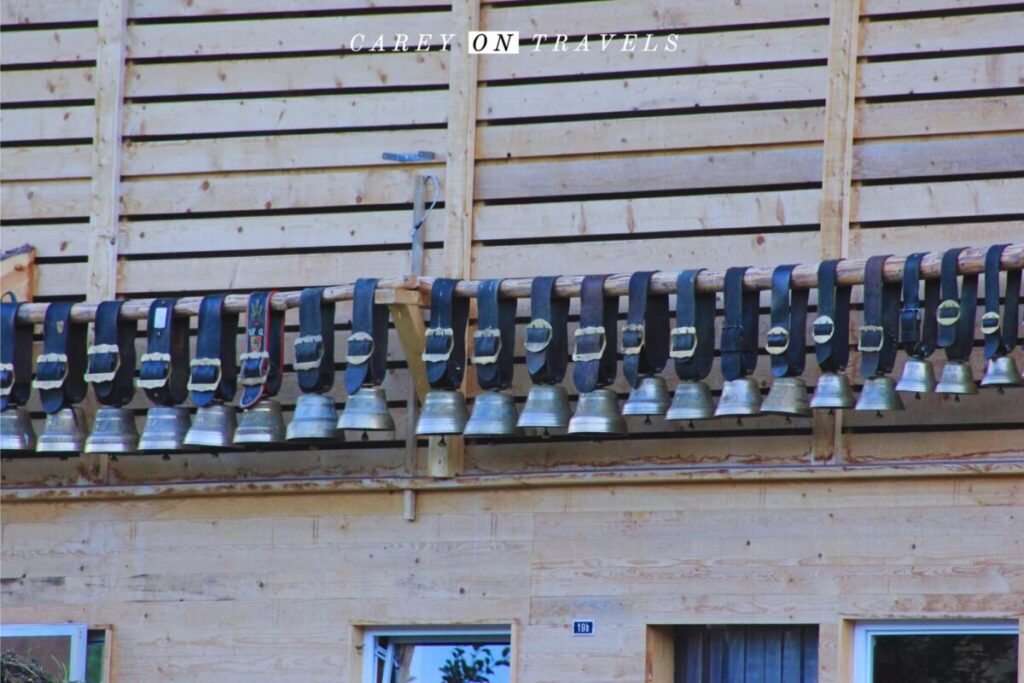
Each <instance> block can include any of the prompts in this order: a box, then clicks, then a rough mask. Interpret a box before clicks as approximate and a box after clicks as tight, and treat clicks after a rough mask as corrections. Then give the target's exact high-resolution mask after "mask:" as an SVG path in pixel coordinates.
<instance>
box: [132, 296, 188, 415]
mask: <svg viewBox="0 0 1024 683" xmlns="http://www.w3.org/2000/svg"><path fill="white" fill-rule="evenodd" d="M174 304H175V300H174V299H155V300H154V301H153V303H152V304H150V305H149V318H148V321H147V324H146V353H144V354H142V359H141V362H140V363H139V381H138V386H139V388H140V389H143V390H145V392H146V396H147V397H149V400H150V401H152V402H153V404H154V405H158V406H175V405H178V404H179V403H181V402H182V401H184V400H185V399H186V398H187V397H188V375H189V368H188V356H189V350H188V320H189V319H188V318H186V317H184V316H178V317H177V318H176V317H174Z"/></svg>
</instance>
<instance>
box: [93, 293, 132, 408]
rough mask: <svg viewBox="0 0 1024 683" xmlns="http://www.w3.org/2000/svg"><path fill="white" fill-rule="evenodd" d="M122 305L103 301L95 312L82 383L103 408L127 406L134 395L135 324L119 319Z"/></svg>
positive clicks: (119, 302)
mask: <svg viewBox="0 0 1024 683" xmlns="http://www.w3.org/2000/svg"><path fill="white" fill-rule="evenodd" d="M123 305H124V302H123V301H104V302H103V303H101V304H100V305H99V306H98V307H97V308H96V319H95V321H94V322H93V327H94V330H95V333H94V334H93V345H92V346H91V347H89V352H88V353H89V356H88V368H87V370H86V374H85V381H87V382H89V383H90V384H92V389H93V391H95V392H96V399H97V400H98V401H99V402H100V403H101V404H103V405H105V406H117V407H121V406H124V405H127V404H128V403H129V402H131V400H132V396H134V395H135V333H136V332H137V331H138V329H139V327H138V324H137V323H136V322H135V321H134V320H127V319H124V318H121V317H120V315H121V306H123Z"/></svg>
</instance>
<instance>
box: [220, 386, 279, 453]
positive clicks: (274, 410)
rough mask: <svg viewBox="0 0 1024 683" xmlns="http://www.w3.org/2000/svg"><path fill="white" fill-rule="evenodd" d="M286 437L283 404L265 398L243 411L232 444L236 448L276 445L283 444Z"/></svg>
mask: <svg viewBox="0 0 1024 683" xmlns="http://www.w3.org/2000/svg"><path fill="white" fill-rule="evenodd" d="M284 436H285V426H284V415H283V414H282V413H281V404H280V403H278V402H277V401H275V400H274V399H272V398H264V399H261V400H260V401H259V402H258V403H257V404H256V405H254V406H252V407H251V408H247V409H246V410H244V411H242V419H241V420H239V421H238V428H237V429H236V430H235V436H234V438H233V439H232V443H234V444H235V445H236V446H246V445H265V444H275V443H281V442H283V441H284Z"/></svg>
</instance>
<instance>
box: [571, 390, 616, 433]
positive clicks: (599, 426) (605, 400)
mask: <svg viewBox="0 0 1024 683" xmlns="http://www.w3.org/2000/svg"><path fill="white" fill-rule="evenodd" d="M569 433H570V434H625V433H626V420H625V418H623V417H622V415H621V414H620V413H619V397H618V396H616V395H615V392H614V391H612V390H610V389H595V390H593V391H588V392H586V393H585V394H580V397H579V399H577V401H576V412H575V414H573V416H572V419H571V420H569Z"/></svg>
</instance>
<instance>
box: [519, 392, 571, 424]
mask: <svg viewBox="0 0 1024 683" xmlns="http://www.w3.org/2000/svg"><path fill="white" fill-rule="evenodd" d="M569 416H570V410H569V394H568V393H567V392H566V390H565V387H562V386H559V385H557V384H534V385H533V386H532V387H530V393H529V394H527V395H526V405H525V406H523V412H522V413H520V415H519V421H518V423H517V425H518V426H519V427H537V428H543V429H565V428H566V427H568V426H569Z"/></svg>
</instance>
